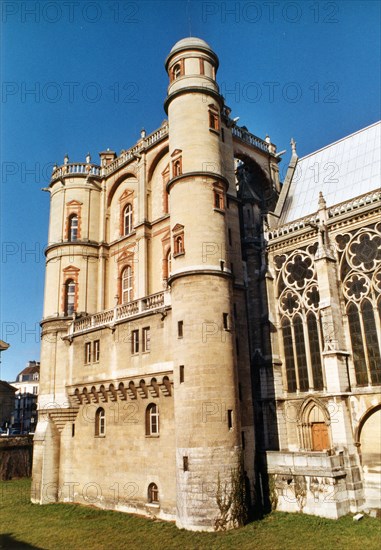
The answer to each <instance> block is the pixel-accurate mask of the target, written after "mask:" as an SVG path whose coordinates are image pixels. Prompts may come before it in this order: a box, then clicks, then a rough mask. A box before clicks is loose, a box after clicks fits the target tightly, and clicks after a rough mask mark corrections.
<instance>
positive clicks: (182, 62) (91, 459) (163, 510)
mask: <svg viewBox="0 0 381 550" xmlns="http://www.w3.org/2000/svg"><path fill="white" fill-rule="evenodd" d="M165 67H166V70H167V72H168V76H169V87H168V95H167V98H166V100H165V103H164V107H165V110H166V113H167V115H168V121H164V122H163V124H162V126H161V127H160V128H159V129H158V130H157V131H155V132H153V133H152V134H150V135H146V133H145V131H144V130H143V131H142V133H141V136H140V139H139V140H138V142H137V143H136V144H135V145H134V146H133V147H131V148H130V149H128V150H126V151H122V152H121V154H120V155H119V156H117V155H116V154H115V153H114V152H113V151H110V150H106V151H103V152H102V153H100V164H99V165H97V164H94V163H92V162H91V158H90V156H89V155H88V156H87V157H86V160H85V162H83V163H80V162H76V163H71V162H69V158H68V156H66V157H65V159H64V164H63V165H62V166H59V167H55V168H54V171H53V174H52V178H51V182H50V184H49V187H48V188H47V189H46V191H48V192H49V193H50V198H51V213H50V225H49V243H48V247H47V250H46V285H45V308H44V318H43V320H42V345H41V381H40V395H39V423H38V427H37V431H36V434H35V437H34V466H33V500H34V501H35V502H40V503H47V502H52V500H72V501H76V502H82V503H89V502H91V504H93V505H94V504H95V505H98V506H101V507H104V508H113V509H118V510H123V511H131V512H138V513H142V514H146V515H155V516H157V517H160V518H162V519H171V520H172V519H175V520H176V523H177V525H178V526H179V527H184V528H187V529H194V530H212V529H215V528H217V529H218V528H225V527H232V526H234V525H237V524H239V523H240V522H241V520H242V519H243V516H244V515H245V514H244V513H243V512H242V511H243V510H244V509H245V508H246V507H248V506H249V502H250V501H251V502H252V503H253V501H254V500H255V501H256V504H257V505H261V506H263V507H265V508H266V506H267V507H269V506H272V507H274V508H275V507H278V509H281V510H288V511H296V510H298V511H304V512H306V513H312V514H317V515H322V516H326V517H339V516H340V515H342V514H345V513H347V512H349V511H358V510H360V509H362V508H364V506H365V507H368V508H369V507H373V508H377V507H380V502H379V500H377V490H378V494H379V489H380V486H381V484H380V480H379V474H380V464H379V462H378V458H377V456H378V455H377V449H378V446H379V444H380V434H379V425H380V422H379V419H380V414H381V398H380V389H381V379H380V376H381V361H380V348H381V342H380V334H381V330H380V314H381V301H380V297H379V294H380V273H381V271H380V267H381V257H380V243H381V226H380V221H379V220H380V207H381V192H380V157H379V153H380V147H379V142H380V124H376V125H373V126H371V127H369V128H366V129H364V130H363V131H360V132H358V133H356V134H354V135H353V136H349V137H348V138H346V139H343V140H341V141H339V142H337V143H336V144H332V145H331V146H328V147H326V148H324V149H322V150H321V151H318V152H316V153H313V154H312V155H308V156H307V157H305V158H303V159H298V156H297V153H296V144H295V143H294V142H293V141H292V157H291V161H290V164H289V167H288V171H287V174H286V178H285V181H284V182H283V183H282V182H280V180H279V170H278V164H279V162H280V154H278V153H277V150H276V147H275V145H274V144H273V143H271V140H270V138H269V137H268V136H267V137H266V138H265V139H264V140H263V139H261V138H259V137H257V136H255V135H253V134H251V133H250V132H249V131H248V130H247V129H246V128H245V127H242V128H240V127H237V125H236V120H235V119H232V118H231V117H230V109H229V108H228V107H227V106H226V105H225V103H224V99H223V97H222V96H221V95H220V93H219V89H218V85H217V82H216V72H217V69H218V58H217V56H216V54H215V53H214V52H213V51H212V49H211V48H210V46H208V44H207V43H206V42H204V41H203V40H200V39H198V38H186V39H183V40H180V41H179V42H178V43H177V44H175V46H174V47H173V48H172V50H171V52H170V54H169V56H168V58H167V60H166V64H165ZM73 481H74V483H73ZM46 487H49V492H48V493H47V491H46ZM249 488H250V489H249ZM227 502H230V506H229V505H228V506H227V508H226V510H225V509H224V506H225V505H226V503H227Z"/></svg>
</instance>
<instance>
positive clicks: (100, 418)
mask: <svg viewBox="0 0 381 550" xmlns="http://www.w3.org/2000/svg"><path fill="white" fill-rule="evenodd" d="M95 435H96V436H98V437H102V436H105V435H106V413H105V410H104V409H103V408H102V407H99V409H97V411H96V413H95Z"/></svg>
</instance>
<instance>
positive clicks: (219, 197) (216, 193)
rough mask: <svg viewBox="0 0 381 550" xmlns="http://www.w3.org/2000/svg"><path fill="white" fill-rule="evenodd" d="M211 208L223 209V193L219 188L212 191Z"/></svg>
mask: <svg viewBox="0 0 381 550" xmlns="http://www.w3.org/2000/svg"><path fill="white" fill-rule="evenodd" d="M213 206H214V208H216V209H217V210H224V209H225V199H224V191H223V189H222V188H220V187H214V189H213Z"/></svg>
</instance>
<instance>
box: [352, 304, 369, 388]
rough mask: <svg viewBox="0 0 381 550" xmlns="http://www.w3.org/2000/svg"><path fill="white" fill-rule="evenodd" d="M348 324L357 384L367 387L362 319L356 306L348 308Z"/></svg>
mask: <svg viewBox="0 0 381 550" xmlns="http://www.w3.org/2000/svg"><path fill="white" fill-rule="evenodd" d="M348 323H349V334H350V337H351V343H352V352H353V355H352V357H353V363H354V366H355V374H356V382H357V385H358V386H366V385H367V384H368V374H367V370H366V361H365V353H364V346H363V342H362V335H361V324H360V317H359V312H358V309H357V307H356V306H355V305H354V304H349V306H348Z"/></svg>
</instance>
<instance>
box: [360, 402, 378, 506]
mask: <svg viewBox="0 0 381 550" xmlns="http://www.w3.org/2000/svg"><path fill="white" fill-rule="evenodd" d="M358 442H359V443H360V452H361V463H362V469H363V476H364V493H365V500H366V506H367V507H369V508H378V509H380V508H381V405H378V406H377V407H374V408H373V409H371V410H369V411H367V412H366V413H365V415H364V416H363V418H362V419H361V421H360V424H359V439H358Z"/></svg>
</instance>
